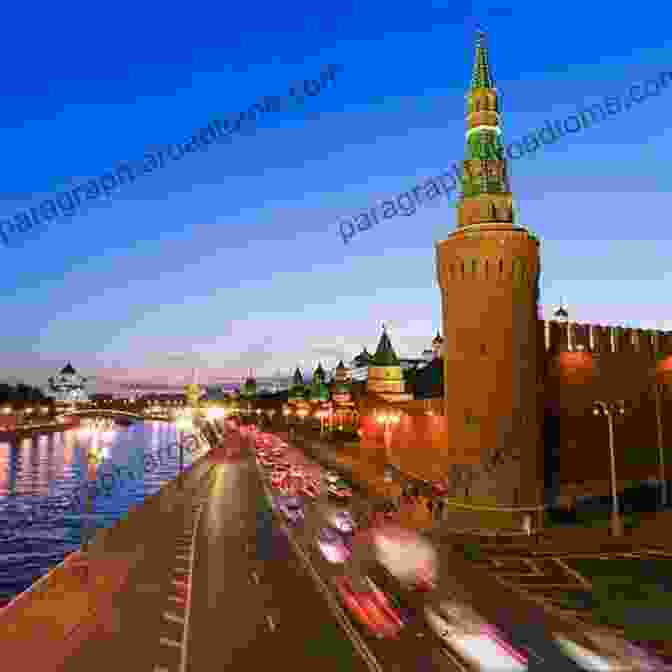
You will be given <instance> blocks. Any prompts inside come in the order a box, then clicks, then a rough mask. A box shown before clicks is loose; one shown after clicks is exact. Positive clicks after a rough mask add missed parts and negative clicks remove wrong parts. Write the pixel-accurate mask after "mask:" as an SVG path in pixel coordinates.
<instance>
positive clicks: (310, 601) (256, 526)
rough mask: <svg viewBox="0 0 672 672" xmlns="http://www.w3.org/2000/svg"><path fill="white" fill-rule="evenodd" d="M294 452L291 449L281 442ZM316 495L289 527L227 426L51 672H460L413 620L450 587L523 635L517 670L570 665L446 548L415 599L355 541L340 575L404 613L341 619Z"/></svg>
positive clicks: (514, 606)
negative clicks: (352, 558) (383, 592)
mask: <svg viewBox="0 0 672 672" xmlns="http://www.w3.org/2000/svg"><path fill="white" fill-rule="evenodd" d="M294 458H295V460H297V461H298V460H299V459H300V455H299V454H298V453H297V452H294ZM302 461H303V462H305V463H307V464H308V465H309V466H310V465H311V464H312V467H310V468H312V469H315V470H316V471H318V470H319V467H318V466H317V465H315V463H311V462H310V461H309V460H307V459H306V458H305V457H304V458H303V460H302ZM354 500H355V501H353V502H352V506H353V508H355V509H361V508H368V504H367V502H366V499H365V498H364V497H363V496H360V495H355V498H354ZM324 503H325V496H324V495H322V496H321V498H320V499H318V500H317V501H316V502H314V503H312V502H309V503H308V505H307V506H306V507H305V510H306V522H305V525H299V526H297V527H296V528H295V529H293V530H291V531H289V530H288V529H287V527H286V526H285V525H284V524H283V523H282V522H281V521H280V520H279V519H278V517H277V516H274V515H273V513H272V511H271V509H270V506H269V503H268V490H267V488H266V486H265V485H264V484H263V483H262V480H261V478H260V473H259V470H258V468H257V466H256V463H255V461H254V457H253V454H252V453H251V451H250V450H249V446H248V444H247V440H246V439H242V438H241V437H240V436H239V435H238V434H237V433H231V434H228V435H227V436H226V438H225V439H224V440H223V442H222V445H221V446H220V447H219V448H216V449H214V450H212V451H211V452H210V454H209V455H208V456H207V457H206V458H204V459H203V460H202V461H201V462H200V463H199V464H198V465H196V467H194V468H193V469H192V470H191V471H190V472H189V474H188V478H187V482H186V485H185V490H184V491H183V492H179V491H176V492H172V493H170V496H169V497H166V498H164V500H163V501H162V502H161V503H160V505H157V506H158V507H159V509H160V510H159V511H158V512H157V513H158V514H160V515H151V514H150V513H147V514H146V515H145V523H143V524H142V525H140V526H139V529H138V533H137V534H136V535H135V537H134V539H133V545H132V546H131V548H135V550H136V554H137V555H138V561H137V562H136V564H135V566H134V567H133V568H132V569H131V573H130V575H129V580H128V582H127V584H126V586H125V588H124V589H123V590H121V591H120V592H119V593H118V594H117V595H115V596H114V600H113V608H112V610H111V611H110V612H109V613H108V614H105V615H102V614H101V616H100V617H99V618H98V619H97V620H96V621H95V623H93V624H92V625H91V627H90V630H91V631H90V632H89V633H88V636H87V638H86V640H85V641H83V642H82V643H81V645H80V646H79V648H77V649H76V650H75V651H74V652H73V653H72V655H71V656H70V657H69V658H68V660H67V661H66V662H65V663H64V664H63V665H62V666H60V667H58V670H59V672H80V671H81V672H84V670H86V671H87V672H89V671H90V670H91V669H96V670H99V671H103V670H110V671H112V670H114V671H115V672H118V670H119V669H124V671H125V672H135V670H137V671H138V672H140V671H141V670H142V671H143V672H146V671H147V670H151V671H153V672H173V671H175V672H178V671H179V672H206V671H207V672H210V670H212V669H213V668H214V669H218V670H224V669H231V670H234V669H235V670H239V669H275V668H277V667H278V666H279V667H281V668H284V667H285V666H291V667H292V668H293V669H295V670H306V672H308V670H310V672H314V670H315V669H319V670H320V672H331V670H333V671H334V672H336V671H337V670H338V671H339V672H341V671H342V670H343V669H348V670H353V671H354V672H364V671H365V670H368V671H369V672H382V670H390V671H394V672H396V671H397V670H402V669H403V670H407V669H412V670H417V671H418V672H429V671H430V670H436V671H437V672H452V671H453V670H460V671H463V670H464V669H465V668H464V666H462V665H460V664H459V663H457V662H456V661H453V660H450V659H449V658H448V657H446V654H445V652H444V651H443V647H442V645H441V643H440V642H439V640H438V638H436V636H435V635H434V634H433V633H432V632H431V631H430V630H429V629H428V628H427V626H426V623H425V621H424V618H423V617H422V607H423V606H424V601H425V599H430V600H435V599H437V595H447V594H449V593H454V594H457V595H458V596H460V597H462V599H464V600H465V601H467V602H469V603H472V604H473V605H474V606H475V607H476V608H477V609H478V610H479V611H480V612H481V613H483V615H484V616H485V617H486V618H488V619H490V620H491V621H492V622H493V623H496V624H497V625H500V626H501V627H503V629H504V630H505V631H506V632H507V633H510V634H512V636H513V639H514V640H515V642H514V643H518V644H522V643H527V645H528V646H529V647H530V648H531V649H532V651H531V652H530V668H529V669H530V670H534V669H541V668H543V669H554V670H576V669H578V668H577V667H576V666H575V665H574V664H573V663H571V662H570V661H569V660H567V659H566V658H565V657H564V656H562V655H561V654H560V652H559V650H557V649H556V647H555V646H554V645H552V644H550V643H549V642H548V639H547V637H546V634H547V633H546V632H545V631H544V630H543V626H542V625H541V622H542V620H543V621H544V623H545V622H546V620H547V618H546V615H543V618H542V617H541V616H540V615H539V614H537V613H535V612H534V609H533V607H531V606H530V605H528V604H526V603H525V604H524V605H523V606H521V604H522V601H521V600H520V598H518V597H517V596H516V595H514V594H511V595H509V594H507V593H506V589H505V588H504V587H503V586H500V585H499V584H497V582H496V581H495V580H494V579H492V580H491V582H489V581H488V579H490V578H491V577H488V576H487V575H485V573H483V572H482V571H481V572H478V571H477V572H476V574H473V572H474V571H475V570H473V568H470V567H468V566H467V563H466V562H465V561H464V560H462V562H461V564H460V562H459V558H453V557H452V556H451V555H446V553H449V550H447V549H445V548H442V549H440V553H441V576H440V581H439V589H437V591H436V594H433V595H432V596H431V597H429V598H425V597H424V596H420V595H415V594H410V593H404V591H403V590H400V589H399V587H398V586H395V585H393V580H392V579H391V577H389V576H388V575H385V574H382V573H381V570H380V568H376V567H375V566H374V565H375V563H373V561H372V555H371V549H370V547H369V548H367V547H366V545H365V544H364V545H361V546H360V550H359V551H358V554H359V553H361V555H359V558H358V562H357V563H355V565H354V566H353V568H352V571H354V572H355V573H358V572H360V573H369V574H370V575H371V576H372V577H373V578H374V580H376V581H378V582H379V583H380V584H381V585H382V586H383V587H388V585H389V587H391V588H392V589H394V588H395V587H396V588H397V590H396V591H395V592H396V594H397V595H398V596H400V597H401V598H402V602H403V603H404V604H405V612H406V613H405V615H406V617H407V618H408V621H409V622H408V625H407V626H406V627H405V628H404V629H403V630H402V635H401V637H400V638H399V639H398V640H387V639H383V640H380V639H376V638H375V637H373V636H371V635H370V634H369V633H367V632H366V631H364V630H363V629H362V628H360V627H359V626H358V625H357V624H353V623H352V621H351V620H350V619H349V617H347V616H345V614H344V612H343V609H342V608H341V607H340V606H339V602H338V599H337V598H336V597H335V590H334V589H333V586H332V585H331V579H332V578H333V577H334V576H336V575H338V574H339V573H343V568H342V567H340V566H338V565H331V564H329V563H327V562H326V561H325V560H324V559H323V558H322V556H321V554H320V553H319V551H318V550H317V548H316V546H315V544H314V539H315V533H316V531H317V530H318V529H319V527H320V526H321V524H322V514H321V513H320V510H319V509H320V507H321V506H322V505H324ZM110 536H113V535H110ZM127 550H130V548H129V549H127ZM462 565H463V566H462ZM470 571H471V574H470ZM490 583H492V584H494V585H490ZM465 586H468V590H467V588H466V587H465ZM512 629H513V632H512ZM549 647H550V648H549ZM535 656H536V657H535ZM549 666H552V668H551V667H549Z"/></svg>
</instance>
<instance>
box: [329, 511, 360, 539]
mask: <svg viewBox="0 0 672 672" xmlns="http://www.w3.org/2000/svg"><path fill="white" fill-rule="evenodd" d="M329 522H330V523H331V525H332V526H333V527H335V528H336V529H337V530H338V531H339V532H344V533H346V534H351V533H352V532H353V531H354V529H355V521H354V520H353V518H352V514H351V513H350V511H348V510H347V509H340V510H336V511H334V512H333V513H331V514H330V515H329Z"/></svg>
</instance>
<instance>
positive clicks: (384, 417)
mask: <svg viewBox="0 0 672 672" xmlns="http://www.w3.org/2000/svg"><path fill="white" fill-rule="evenodd" d="M375 419H376V422H377V423H379V424H381V425H383V441H384V444H385V468H384V475H383V479H384V481H385V483H386V484H387V485H388V486H389V489H390V496H391V493H392V482H393V478H392V473H393V472H392V468H391V466H392V465H391V462H392V455H391V448H392V425H396V424H398V423H399V422H400V420H401V415H400V414H399V413H394V412H385V411H383V412H379V413H376V414H375Z"/></svg>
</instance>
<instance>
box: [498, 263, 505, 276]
mask: <svg viewBox="0 0 672 672" xmlns="http://www.w3.org/2000/svg"><path fill="white" fill-rule="evenodd" d="M499 275H500V277H501V276H502V275H504V260H503V259H500V260H499Z"/></svg>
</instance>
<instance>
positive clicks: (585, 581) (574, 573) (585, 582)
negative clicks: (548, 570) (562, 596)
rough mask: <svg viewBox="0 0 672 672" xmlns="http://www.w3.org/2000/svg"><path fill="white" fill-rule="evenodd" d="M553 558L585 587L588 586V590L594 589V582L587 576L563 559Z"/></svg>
mask: <svg viewBox="0 0 672 672" xmlns="http://www.w3.org/2000/svg"><path fill="white" fill-rule="evenodd" d="M553 559H554V560H555V562H556V563H557V564H558V565H559V566H560V567H561V568H562V569H564V570H565V571H566V572H567V573H568V574H571V576H573V577H574V578H575V579H576V580H577V581H578V582H579V583H580V584H581V585H582V586H583V587H584V588H587V589H588V590H592V589H593V584H592V583H591V582H590V581H588V579H586V577H585V576H583V575H581V574H579V572H577V571H575V570H573V569H572V568H571V567H569V566H568V565H566V564H565V563H564V562H563V561H562V560H560V558H553Z"/></svg>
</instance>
